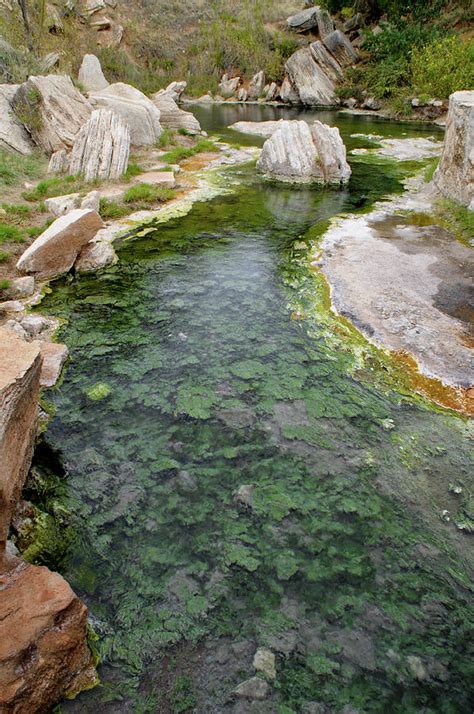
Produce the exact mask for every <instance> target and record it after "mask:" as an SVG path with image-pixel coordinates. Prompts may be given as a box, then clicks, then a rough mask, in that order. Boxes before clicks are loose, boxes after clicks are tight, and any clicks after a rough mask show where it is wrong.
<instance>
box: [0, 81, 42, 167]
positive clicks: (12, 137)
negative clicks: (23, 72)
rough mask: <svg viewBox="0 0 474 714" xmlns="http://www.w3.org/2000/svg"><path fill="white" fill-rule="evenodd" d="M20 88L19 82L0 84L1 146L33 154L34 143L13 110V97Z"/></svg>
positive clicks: (8, 149)
mask: <svg viewBox="0 0 474 714" xmlns="http://www.w3.org/2000/svg"><path fill="white" fill-rule="evenodd" d="M18 88H19V85H17V84H0V148H2V149H6V150H7V151H15V152H17V153H19V154H25V155H26V154H31V152H32V151H33V149H34V144H33V142H32V141H31V136H30V135H29V134H28V132H27V131H26V129H25V127H24V126H23V124H22V123H21V121H20V120H19V119H18V118H17V117H16V116H15V114H14V112H13V107H12V99H13V97H14V96H15V94H16V92H17V90H18Z"/></svg>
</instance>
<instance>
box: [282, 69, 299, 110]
mask: <svg viewBox="0 0 474 714" xmlns="http://www.w3.org/2000/svg"><path fill="white" fill-rule="evenodd" d="M280 99H281V100H282V102H288V104H299V103H300V95H299V94H298V92H297V91H296V89H295V87H294V86H293V84H292V82H291V79H290V78H289V77H288V75H285V78H284V80H283V82H282V85H281V89H280Z"/></svg>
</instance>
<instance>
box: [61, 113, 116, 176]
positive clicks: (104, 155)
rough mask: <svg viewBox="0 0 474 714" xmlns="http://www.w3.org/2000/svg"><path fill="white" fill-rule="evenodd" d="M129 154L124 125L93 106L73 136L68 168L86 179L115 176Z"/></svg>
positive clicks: (111, 114) (110, 114) (112, 114)
mask: <svg viewBox="0 0 474 714" xmlns="http://www.w3.org/2000/svg"><path fill="white" fill-rule="evenodd" d="M129 155H130V129H129V126H128V124H126V123H125V121H124V120H123V119H122V117H120V116H118V115H117V114H115V113H114V112H111V111H109V110H108V109H97V110H96V111H94V112H92V114H91V118H90V119H89V121H88V122H86V123H85V124H84V126H83V127H82V129H81V130H80V132H79V134H78V135H77V138H76V141H75V142H74V146H73V149H72V154H71V163H70V169H69V170H70V172H71V174H72V175H73V176H75V175H77V174H81V175H82V176H84V178H85V179H86V181H94V180H95V179H104V180H106V179H118V178H120V177H121V176H123V174H124V173H125V172H126V170H127V168H128V158H129Z"/></svg>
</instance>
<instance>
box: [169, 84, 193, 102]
mask: <svg viewBox="0 0 474 714" xmlns="http://www.w3.org/2000/svg"><path fill="white" fill-rule="evenodd" d="M187 86H188V83H187V82H185V81H184V80H183V81H181V82H171V84H168V86H167V87H166V90H165V91H166V92H167V93H168V94H170V95H171V98H172V99H174V101H175V102H179V100H180V98H181V95H182V93H183V92H184V90H185V89H186V87H187Z"/></svg>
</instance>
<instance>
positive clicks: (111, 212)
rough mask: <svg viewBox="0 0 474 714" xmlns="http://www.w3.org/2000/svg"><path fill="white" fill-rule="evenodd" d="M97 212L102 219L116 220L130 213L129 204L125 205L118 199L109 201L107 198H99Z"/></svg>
mask: <svg viewBox="0 0 474 714" xmlns="http://www.w3.org/2000/svg"><path fill="white" fill-rule="evenodd" d="M99 213H100V215H101V217H102V218H103V219H104V220H116V219H118V218H123V216H126V215H127V213H130V206H126V205H125V204H124V203H121V202H120V201H111V200H110V199H108V198H101V199H100V208H99Z"/></svg>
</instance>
